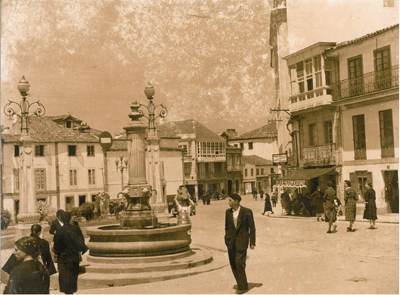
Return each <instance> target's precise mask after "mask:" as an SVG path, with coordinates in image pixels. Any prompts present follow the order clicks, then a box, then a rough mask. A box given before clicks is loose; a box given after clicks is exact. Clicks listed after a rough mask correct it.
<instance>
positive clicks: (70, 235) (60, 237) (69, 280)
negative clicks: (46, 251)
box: [54, 212, 88, 294]
mask: <svg viewBox="0 0 400 295" xmlns="http://www.w3.org/2000/svg"><path fill="white" fill-rule="evenodd" d="M60 219H61V221H62V223H63V225H62V226H61V228H59V229H58V230H57V231H56V234H55V236H54V252H55V253H56V255H57V256H58V258H57V263H58V272H59V277H58V280H59V284H60V291H61V292H63V293H65V294H73V293H74V292H76V291H77V289H78V274H79V262H80V253H81V252H82V253H85V252H86V251H87V249H88V248H87V246H86V245H85V239H84V237H83V234H82V231H81V230H80V228H79V225H72V224H70V220H71V217H70V215H69V213H68V212H64V213H63V214H62V215H61V218H60Z"/></svg>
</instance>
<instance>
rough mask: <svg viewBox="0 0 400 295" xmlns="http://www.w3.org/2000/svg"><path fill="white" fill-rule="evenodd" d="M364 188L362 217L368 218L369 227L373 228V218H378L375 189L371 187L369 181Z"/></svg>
mask: <svg viewBox="0 0 400 295" xmlns="http://www.w3.org/2000/svg"><path fill="white" fill-rule="evenodd" d="M365 188H366V189H367V190H366V192H365V197H364V200H365V211H364V216H363V218H364V219H369V223H370V225H371V226H370V227H369V228H370V229H375V228H376V227H375V220H376V219H378V217H377V215H376V201H375V200H376V196H375V191H374V189H373V188H372V183H371V182H369V183H367V184H365Z"/></svg>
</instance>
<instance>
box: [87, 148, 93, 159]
mask: <svg viewBox="0 0 400 295" xmlns="http://www.w3.org/2000/svg"><path fill="white" fill-rule="evenodd" d="M87 156H88V157H94V145H88V146H87Z"/></svg>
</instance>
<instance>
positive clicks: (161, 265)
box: [81, 248, 213, 274]
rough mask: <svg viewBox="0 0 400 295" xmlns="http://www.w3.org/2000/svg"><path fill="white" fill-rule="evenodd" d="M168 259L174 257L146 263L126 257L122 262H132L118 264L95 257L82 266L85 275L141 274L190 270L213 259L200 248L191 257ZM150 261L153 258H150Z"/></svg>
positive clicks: (114, 260) (111, 260) (193, 251)
mask: <svg viewBox="0 0 400 295" xmlns="http://www.w3.org/2000/svg"><path fill="white" fill-rule="evenodd" d="M165 256H166V257H168V256H172V257H171V259H170V260H164V261H155V262H152V260H150V261H149V262H146V261H144V260H143V258H139V259H140V261H138V262H135V259H134V258H131V257H126V258H120V257H118V259H120V260H126V261H131V263H129V264H128V263H127V262H126V261H124V262H123V263H116V261H118V260H117V259H116V258H114V257H110V258H105V257H101V258H100V259H98V260H97V259H95V262H94V261H93V257H87V258H84V259H83V261H82V262H81V266H82V267H84V270H85V271H84V272H85V273H107V274H117V273H139V272H161V271H170V270H177V269H188V268H192V267H198V266H201V265H204V264H208V263H211V262H212V260H213V257H212V255H211V254H210V253H208V252H207V251H203V250H201V249H199V248H197V249H194V250H192V251H191V255H186V256H182V258H178V259H177V258H176V255H165ZM149 258H150V259H151V258H153V257H149Z"/></svg>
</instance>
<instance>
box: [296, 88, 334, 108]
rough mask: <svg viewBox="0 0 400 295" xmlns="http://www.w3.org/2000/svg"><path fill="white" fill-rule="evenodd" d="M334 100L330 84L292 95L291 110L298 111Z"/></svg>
mask: <svg viewBox="0 0 400 295" xmlns="http://www.w3.org/2000/svg"><path fill="white" fill-rule="evenodd" d="M331 102H332V95H331V90H330V88H329V87H328V86H323V87H319V88H316V89H313V90H310V91H306V92H303V93H299V94H296V95H292V96H290V105H289V111H290V112H297V111H300V110H305V109H309V108H315V107H317V106H320V105H327V104H330V103H331Z"/></svg>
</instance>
